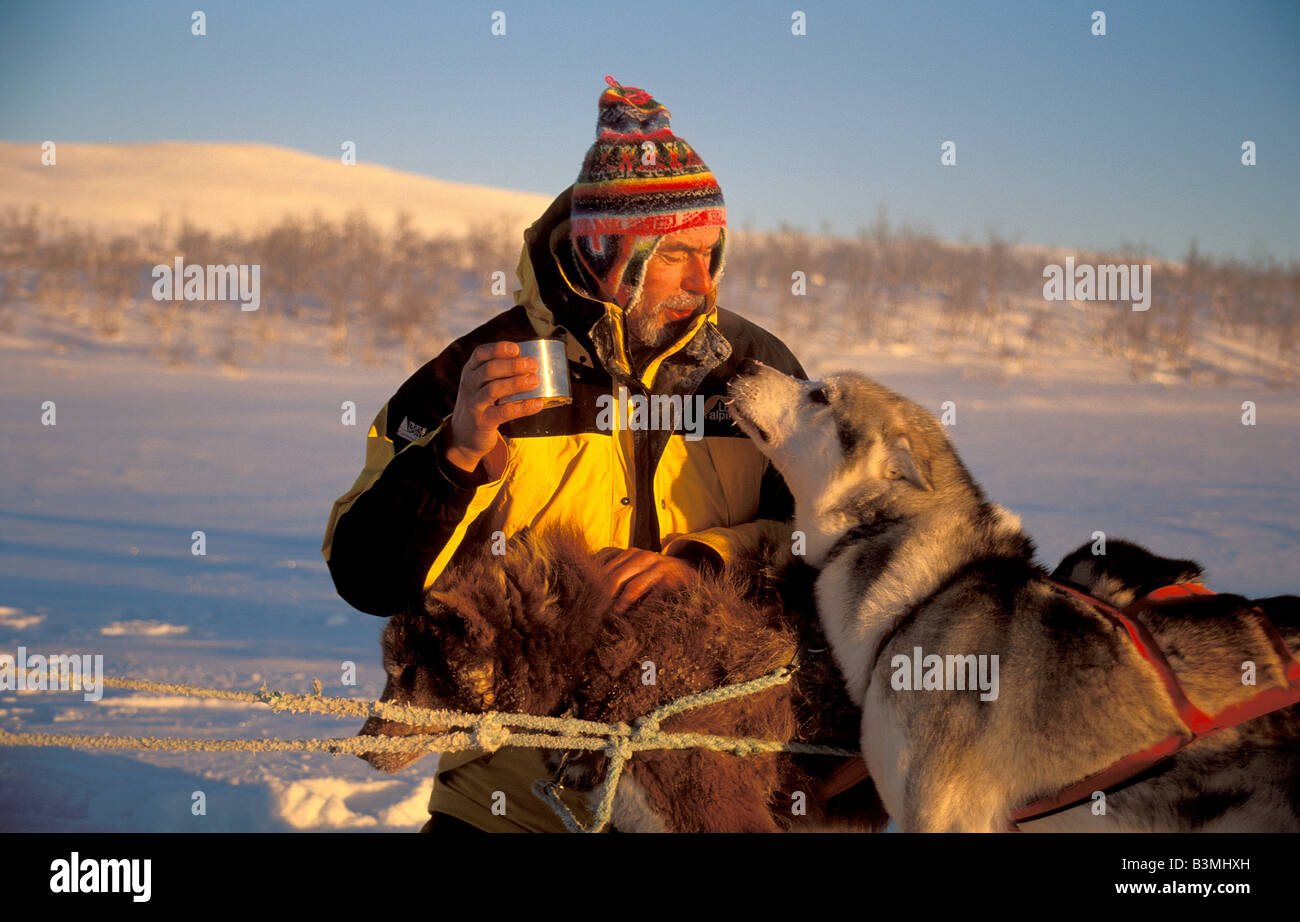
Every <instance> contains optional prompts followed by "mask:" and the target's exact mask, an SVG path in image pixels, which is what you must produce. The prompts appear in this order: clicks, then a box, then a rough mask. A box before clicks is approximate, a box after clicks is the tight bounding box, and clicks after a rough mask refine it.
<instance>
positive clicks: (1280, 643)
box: [1011, 579, 1300, 832]
mask: <svg viewBox="0 0 1300 922" xmlns="http://www.w3.org/2000/svg"><path fill="white" fill-rule="evenodd" d="M1047 582H1049V583H1051V584H1052V585H1053V586H1056V587H1057V588H1058V589H1062V590H1064V591H1065V592H1067V593H1069V594H1070V595H1073V596H1075V597H1076V598H1079V599H1082V600H1083V601H1085V602H1087V603H1088V604H1090V605H1092V606H1093V607H1094V608H1096V609H1097V610H1098V611H1100V612H1102V613H1103V614H1104V615H1106V616H1108V617H1110V618H1111V619H1113V620H1114V621H1117V622H1119V624H1120V625H1122V626H1123V627H1124V629H1125V630H1126V632H1127V633H1128V635H1129V637H1130V639H1132V641H1133V643H1134V646H1135V647H1136V648H1137V650H1138V653H1139V654H1140V655H1141V656H1142V657H1143V659H1145V660H1146V661H1147V662H1148V663H1150V664H1151V666H1152V668H1154V669H1155V671H1156V673H1157V675H1159V676H1160V679H1161V683H1162V684H1163V685H1164V688H1165V691H1166V693H1167V694H1168V695H1169V698H1170V701H1171V702H1172V703H1173V705H1174V707H1175V709H1176V710H1177V712H1178V716H1179V719H1181V720H1182V722H1183V723H1184V724H1185V725H1186V728H1187V730H1186V732H1183V733H1174V734H1171V735H1170V736H1168V737H1166V738H1165V739H1163V740H1161V741H1160V742H1158V743H1156V744H1155V745H1153V746H1150V747H1148V748H1146V749H1143V750H1142V751H1140V752H1136V753H1133V754H1132V755H1128V756H1125V757H1124V758H1122V759H1120V760H1119V761H1117V762H1115V763H1114V764H1112V765H1110V766H1108V767H1107V768H1104V769H1102V770H1101V771H1099V772H1094V773H1093V774H1091V775H1089V776H1088V777H1086V778H1083V779H1082V780H1080V781H1077V782H1075V783H1074V784H1072V785H1070V786H1068V787H1067V788H1065V789H1064V790H1063V791H1061V792H1059V793H1057V794H1055V795H1051V796H1048V797H1043V798H1040V799H1039V800H1036V801H1034V802H1033V803H1031V804H1028V805H1026V806H1024V807H1021V808H1020V809H1019V810H1017V811H1016V812H1015V813H1013V814H1012V816H1011V831H1013V832H1018V831H1019V829H1018V828H1017V825H1016V824H1017V823H1021V822H1024V821H1025V820H1028V819H1036V818H1038V817H1040V816H1043V815H1046V814H1048V813H1053V812H1055V811H1057V810H1060V809H1063V808H1065V807H1071V806H1074V805H1076V804H1078V803H1082V802H1083V801H1086V800H1088V799H1089V798H1090V797H1091V795H1092V792H1093V791H1101V790H1106V789H1107V788H1111V787H1114V786H1116V785H1118V784H1120V783H1122V782H1124V781H1127V780H1129V779H1130V778H1133V777H1135V776H1137V775H1139V774H1141V773H1142V772H1144V771H1146V770H1147V769H1148V768H1151V767H1152V766H1153V765H1155V764H1156V763H1158V762H1160V761H1163V760H1164V759H1167V758H1169V757H1170V756H1173V755H1175V754H1176V753H1177V752H1179V751H1180V750H1182V749H1184V748H1185V747H1187V746H1188V745H1190V744H1191V743H1192V742H1194V741H1195V740H1197V739H1200V738H1201V737H1204V736H1208V735H1209V734H1211V733H1217V732H1218V731H1219V730H1224V729H1227V728H1228V727H1235V726H1238V725H1240V724H1243V723H1246V722H1247V721H1250V720H1254V719H1255V718H1256V717H1262V716H1264V715H1265V714H1269V713H1271V712H1273V711H1276V710H1280V709H1281V708H1284V707H1289V706H1290V705H1292V704H1296V703H1297V702H1300V663H1298V662H1296V659H1295V657H1294V656H1292V654H1291V651H1290V650H1289V649H1288V648H1287V645H1286V642H1285V641H1284V640H1283V639H1282V635H1281V634H1279V633H1278V630H1277V628H1276V627H1275V626H1274V624H1273V622H1272V621H1270V620H1269V618H1268V616H1267V615H1266V614H1265V613H1264V611H1263V609H1261V608H1260V607H1259V606H1258V605H1255V606H1253V607H1252V608H1251V609H1250V612H1251V613H1252V614H1254V615H1255V617H1256V622H1257V623H1258V624H1259V626H1260V629H1261V630H1262V631H1263V632H1264V634H1265V636H1267V637H1268V639H1269V643H1270V644H1271V645H1272V647H1273V649H1274V652H1275V653H1276V654H1277V656H1278V659H1279V660H1280V661H1281V663H1282V665H1283V667H1284V674H1285V678H1286V681H1287V687H1278V686H1275V687H1273V688H1267V689H1263V690H1261V691H1259V692H1256V694H1255V695H1254V696H1253V697H1251V698H1249V699H1247V700H1246V701H1242V702H1239V703H1237V704H1233V705H1229V706H1227V707H1225V708H1224V709H1222V710H1221V711H1219V712H1218V713H1216V714H1214V715H1213V716H1211V715H1208V714H1206V713H1205V712H1204V711H1202V710H1201V709H1200V708H1198V707H1196V706H1195V705H1193V704H1192V703H1191V702H1190V701H1189V700H1188V699H1187V695H1186V693H1185V692H1184V691H1183V689H1182V686H1181V685H1180V684H1179V682H1178V679H1177V677H1176V676H1175V675H1174V673H1173V670H1172V669H1171V668H1170V666H1169V661H1168V660H1167V659H1165V656H1164V654H1163V653H1161V652H1160V649H1159V648H1158V647H1157V646H1156V644H1155V641H1154V640H1153V639H1152V637H1151V634H1150V632H1148V631H1147V629H1146V627H1145V626H1144V625H1142V624H1141V623H1140V622H1138V621H1137V620H1135V619H1134V618H1131V617H1129V614H1131V613H1133V612H1135V611H1137V610H1140V609H1142V608H1145V607H1147V606H1148V605H1150V604H1151V603H1153V602H1158V601H1162V600H1165V599H1170V598H1178V597H1183V596H1191V595H1214V594H1215V593H1214V592H1212V591H1210V590H1209V589H1207V588H1205V587H1204V586H1202V585H1200V584H1199V583H1186V584H1181V585H1171V586H1162V587H1160V588H1159V589H1157V590H1155V591H1154V592H1151V593H1149V594H1148V595H1146V596H1144V597H1143V598H1142V599H1140V600H1138V601H1137V602H1134V603H1133V604H1132V605H1130V606H1128V607H1127V609H1126V612H1128V613H1129V614H1126V613H1125V612H1124V611H1120V610H1119V609H1117V608H1115V607H1114V606H1113V605H1109V604H1107V603H1106V602H1103V601H1102V600H1101V599H1097V598H1094V597H1093V596H1090V595H1088V594H1087V593H1085V592H1082V591H1080V590H1078V589H1076V588H1074V587H1073V586H1069V585H1066V584H1064V583H1059V582H1057V581H1056V580H1051V579H1049V580H1047Z"/></svg>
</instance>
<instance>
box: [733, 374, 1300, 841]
mask: <svg viewBox="0 0 1300 922" xmlns="http://www.w3.org/2000/svg"><path fill="white" fill-rule="evenodd" d="M729 396H730V398H731V400H732V402H731V404H730V409H731V413H732V415H733V417H735V418H736V419H737V422H738V424H739V425H740V427H741V428H742V429H743V430H744V431H745V433H746V434H747V435H749V436H750V437H751V438H752V439H753V440H754V442H755V443H756V444H757V445H758V447H759V448H760V449H761V450H762V451H763V453H764V454H765V455H767V457H768V458H769V459H771V461H772V463H773V464H774V465H775V466H776V468H777V469H778V470H779V471H780V472H781V474H782V475H783V477H784V478H785V481H786V483H787V485H788V486H789V488H790V491H791V493H792V494H793V496H794V499H795V522H794V528H795V529H796V537H802V540H804V541H805V542H806V544H805V546H804V551H805V552H806V556H805V560H806V561H807V563H809V564H810V565H812V566H813V567H815V568H817V569H818V570H819V571H820V572H819V573H818V576H817V580H816V590H815V592H816V600H817V607H818V612H819V617H820V619H821V622H822V626H823V629H824V631H825V634H826V637H827V639H828V641H829V642H830V644H831V647H832V651H833V653H834V656H835V659H836V662H837V663H838V665H839V667H840V669H841V671H842V672H843V675H844V679H845V682H846V684H847V687H848V690H849V694H850V697H851V698H852V699H853V700H854V701H855V702H860V703H861V705H862V709H863V722H862V752H863V755H864V757H865V759H866V763H867V767H868V769H869V770H870V773H871V775H872V777H873V779H874V781H875V784H876V787H877V789H878V791H879V793H880V797H881V799H882V800H883V801H884V804H885V807H886V808H887V809H888V811H889V813H890V815H891V816H892V817H893V819H894V821H895V822H896V823H897V824H898V827H899V828H900V829H901V830H903V831H1005V830H1006V829H1008V828H1009V826H1010V823H1011V819H1012V817H1013V816H1014V815H1015V814H1016V812H1017V810H1019V809H1021V808H1023V807H1025V806H1026V805H1028V804H1031V803H1035V802H1038V801H1039V799H1040V798H1046V797H1049V796H1052V795H1055V794H1056V793H1058V792H1060V791H1062V790H1064V789H1066V788H1067V787H1069V786H1071V785H1074V784H1076V783H1078V782H1080V781H1082V780H1083V779H1085V778H1088V777H1089V776H1091V775H1092V774H1093V773H1095V772H1099V771H1102V770H1103V769H1106V768H1107V767H1109V766H1111V765H1113V764H1114V763H1116V762H1118V761H1120V760H1121V759H1123V758H1125V757H1127V756H1129V755H1131V754H1133V753H1135V752H1139V751H1142V750H1145V749H1147V748H1148V747H1152V746H1154V745H1156V744H1158V743H1160V742H1161V741H1163V740H1168V739H1169V738H1170V737H1171V736H1175V735H1178V734H1181V733H1183V730H1184V726H1185V725H1184V724H1183V723H1182V722H1181V721H1180V720H1179V717H1178V713H1177V710H1176V709H1175V706H1174V705H1173V703H1172V702H1171V699H1170V698H1169V696H1168V695H1167V693H1166V692H1165V686H1164V684H1163V682H1162V679H1161V676H1160V673H1159V672H1158V671H1157V670H1156V668H1155V667H1153V666H1152V665H1150V664H1149V663H1148V661H1147V660H1145V659H1144V658H1142V656H1141V655H1140V654H1139V652H1138V650H1137V649H1136V647H1135V645H1134V644H1133V642H1132V641H1131V640H1130V639H1129V638H1128V636H1127V635H1126V634H1125V633H1124V632H1123V631H1122V630H1121V629H1119V628H1118V627H1117V626H1116V625H1115V623H1114V622H1112V621H1111V620H1109V619H1108V618H1106V617H1105V616H1103V615H1102V614H1101V613H1100V612H1099V611H1098V610H1097V609H1096V608H1095V607H1093V606H1092V605H1090V604H1089V603H1087V602H1086V601H1083V600H1081V599H1079V598H1077V597H1075V596H1073V595H1070V594H1068V593H1066V592H1064V591H1062V590H1061V589H1060V588H1058V587H1055V586H1053V585H1052V584H1050V583H1049V582H1047V580H1046V577H1047V576H1048V574H1047V571H1046V570H1045V569H1044V568H1043V567H1041V566H1040V565H1039V564H1037V563H1036V562H1035V560H1034V546H1033V543H1032V542H1031V540H1030V538H1029V537H1028V536H1027V535H1026V534H1025V533H1024V531H1023V530H1022V528H1021V524H1020V521H1019V519H1018V518H1017V517H1016V516H1014V515H1012V514H1011V513H1009V512H1008V511H1006V510H1005V509H1003V508H1001V507H1000V506H998V505H996V504H995V503H992V502H990V501H989V500H988V499H986V498H985V496H984V493H983V492H982V490H981V489H980V487H979V486H978V485H977V484H976V483H975V481H974V480H973V479H972V477H971V475H970V473H969V472H968V471H967V469H966V468H965V466H964V465H963V464H962V462H961V460H960V459H959V458H958V457H957V454H956V452H955V451H954V450H953V447H952V445H951V444H950V442H949V440H948V438H947V435H946V434H945V432H944V429H943V427H942V426H941V424H940V423H939V421H938V420H937V419H935V417H934V416H932V415H931V414H930V413H929V412H927V411H926V410H924V409H922V408H921V407H920V406H919V405H918V404H916V403H914V402H913V401H911V400H908V399H906V398H904V397H902V396H900V395H898V394H895V393H894V392H892V391H890V390H888V389H887V388H885V387H883V386H881V385H879V384H877V383H876V382H874V381H872V380H870V379H868V378H866V377H864V376H862V375H859V374H854V373H850V372H845V373H841V374H834V375H829V376H827V377H826V378H825V379H823V380H820V381H800V380H797V379H794V378H790V377H787V376H786V375H784V374H781V373H780V372H778V371H776V370H774V369H772V368H769V367H767V366H764V365H761V364H760V363H757V362H752V361H751V362H747V363H744V364H743V365H742V367H741V369H740V374H739V375H738V376H737V377H736V378H735V379H734V380H733V382H732V383H731V385H730V391H729ZM799 533H802V536H800V535H799ZM1125 552H1126V556H1125V558H1124V566H1125V567H1126V568H1127V569H1128V570H1130V571H1132V570H1138V571H1141V570H1142V566H1141V563H1142V560H1143V558H1142V556H1141V555H1142V554H1147V555H1148V557H1149V560H1147V561H1146V562H1147V564H1149V566H1147V567H1146V570H1147V573H1148V574H1152V573H1154V574H1159V573H1161V572H1163V571H1162V569H1161V567H1160V566H1158V565H1157V564H1158V563H1160V562H1163V564H1164V565H1165V566H1164V568H1163V569H1164V570H1168V571H1169V572H1173V573H1183V574H1184V575H1186V573H1187V572H1189V571H1188V568H1187V567H1185V566H1177V565H1180V564H1188V565H1190V566H1191V567H1192V568H1195V565H1194V564H1191V562H1189V561H1167V560H1165V559H1164V558H1157V557H1155V556H1154V555H1150V554H1149V552H1145V551H1144V549H1141V548H1140V547H1138V546H1136V545H1125ZM1081 553H1082V552H1076V553H1075V554H1074V555H1071V557H1069V558H1067V562H1068V563H1069V567H1068V571H1069V573H1072V574H1074V575H1075V577H1076V578H1082V579H1083V580H1084V581H1085V582H1087V583H1088V584H1089V587H1090V588H1094V589H1097V590H1099V591H1100V590H1105V591H1106V592H1107V593H1109V594H1110V595H1111V597H1112V598H1114V599H1116V600H1117V601H1119V602H1120V604H1125V603H1126V601H1128V600H1131V598H1132V596H1133V594H1134V593H1135V592H1136V591H1137V589H1138V585H1137V584H1138V583H1140V582H1141V579H1142V578H1144V576H1143V574H1142V573H1139V574H1138V577H1137V579H1136V582H1135V583H1134V585H1131V586H1129V587H1128V588H1127V590H1126V588H1125V586H1124V581H1125V579H1129V580H1130V581H1133V577H1131V576H1126V575H1125V574H1124V573H1119V572H1112V573H1108V572H1107V568H1106V564H1105V562H1104V558H1102V559H1101V561H1102V562H1093V563H1092V564H1091V565H1089V566H1083V565H1082V564H1083V561H1082V559H1081V556H1080V555H1081ZM1194 572H1195V573H1199V570H1198V569H1196V570H1194ZM1067 575H1068V574H1067ZM1254 606H1258V607H1259V608H1260V609H1262V610H1263V611H1264V612H1266V613H1267V615H1268V616H1269V618H1270V619H1271V620H1272V623H1273V624H1274V625H1276V628H1277V632H1278V634H1279V635H1280V636H1281V638H1283V642H1284V643H1285V644H1286V645H1287V646H1288V647H1289V649H1290V651H1292V655H1294V652H1293V651H1295V650H1296V649H1297V648H1300V599H1298V598H1296V597H1295V596H1280V597H1277V598H1274V599H1263V600H1257V601H1251V600H1246V599H1243V598H1242V597H1240V596H1235V595H1214V596H1199V597H1196V598H1194V599H1189V600H1187V601H1185V602H1184V601H1178V602H1174V603H1169V606H1166V605H1165V604H1163V603H1162V604H1161V605H1159V606H1153V607H1151V608H1149V609H1147V610H1146V611H1145V612H1144V613H1143V614H1141V615H1139V616H1136V617H1137V619H1138V620H1140V621H1141V622H1142V623H1143V624H1144V625H1145V626H1146V628H1147V629H1148V630H1149V631H1150V633H1151V634H1152V636H1153V637H1154V638H1155V640H1156V641H1157V644H1158V645H1159V646H1160V647H1161V648H1162V649H1163V650H1164V651H1165V654H1166V656H1167V658H1168V660H1169V663H1170V665H1171V667H1172V668H1173V670H1174V673H1175V675H1177V677H1178V679H1179V681H1180V683H1181V685H1182V687H1183V689H1184V691H1185V692H1186V695H1187V698H1188V699H1189V700H1190V701H1191V702H1192V704H1194V705H1195V706H1197V707H1199V708H1200V709H1201V710H1202V711H1204V712H1206V713H1207V714H1217V713H1219V712H1220V711H1222V710H1223V709H1224V708H1225V707H1227V706H1228V705H1232V704H1235V703H1238V702H1241V701H1243V700H1246V699H1248V698H1251V697H1252V696H1253V695H1254V694H1255V693H1256V692H1257V691H1258V690H1259V689H1260V688H1268V687H1273V686H1278V687H1283V688H1284V687H1285V686H1286V684H1287V680H1286V677H1285V669H1286V659H1285V653H1283V654H1279V652H1278V650H1277V649H1276V648H1275V647H1274V646H1273V645H1272V644H1271V643H1270V640H1269V637H1268V636H1266V634H1265V632H1264V631H1263V630H1261V629H1260V628H1259V626H1258V625H1257V623H1256V621H1255V619H1254V616H1253V615H1252V614H1251V610H1252V608H1253V607H1254ZM1247 664H1249V666H1250V668H1249V669H1247V668H1246V666H1247ZM1247 672H1249V673H1250V675H1251V676H1252V678H1253V681H1255V682H1256V684H1255V685H1248V684H1246V683H1245V681H1244V679H1243V676H1244V675H1245V674H1246V673H1247ZM1184 735H1185V734H1184ZM1085 796H1086V795H1085ZM1022 828H1023V829H1025V830H1026V831H1046V830H1051V831H1099V832H1111V831H1193V830H1205V831H1239V830H1240V831H1247V830H1250V831H1300V706H1296V705H1293V706H1290V707H1287V708H1284V709H1282V710H1277V711H1273V712H1272V713H1271V714H1268V715H1266V716H1262V717H1257V718H1255V719H1253V720H1251V721H1249V722H1247V723H1245V724H1242V725H1240V726H1236V727H1232V728H1229V729H1224V730H1221V731H1219V732H1217V733H1213V734H1210V735H1207V736H1204V737H1202V738H1200V739H1197V740H1196V741H1195V742H1193V743H1191V744H1190V745H1189V746H1187V747H1186V748H1184V749H1182V750H1181V751H1180V752H1179V753H1178V754H1177V755H1175V756H1174V757H1172V758H1170V759H1166V760H1164V761H1163V762H1161V763H1159V764H1158V765H1156V766H1154V767H1153V768H1151V769H1148V770H1147V771H1145V772H1143V773H1142V774H1140V775H1138V776H1136V777H1135V778H1134V779H1133V780H1132V781H1131V782H1128V783H1126V784H1117V785H1115V786H1114V787H1113V788H1112V789H1111V790H1109V791H1104V792H1100V793H1094V794H1092V795H1091V796H1090V797H1088V798H1087V799H1086V800H1085V801H1083V802H1082V803H1080V804H1079V805H1078V806H1075V807H1073V808H1070V809H1059V810H1057V811H1056V812H1055V813H1052V814H1050V815H1047V816H1044V817H1042V818H1040V819H1036V820H1032V821H1026V822H1024V823H1023V825H1022Z"/></svg>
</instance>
